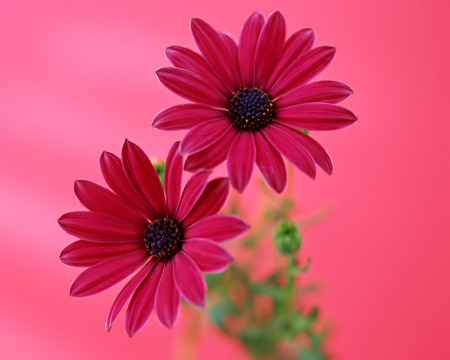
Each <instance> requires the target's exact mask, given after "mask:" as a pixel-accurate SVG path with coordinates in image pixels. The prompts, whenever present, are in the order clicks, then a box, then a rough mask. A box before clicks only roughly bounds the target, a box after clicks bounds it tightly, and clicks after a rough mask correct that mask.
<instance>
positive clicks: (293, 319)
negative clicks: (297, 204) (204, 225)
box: [206, 191, 329, 360]
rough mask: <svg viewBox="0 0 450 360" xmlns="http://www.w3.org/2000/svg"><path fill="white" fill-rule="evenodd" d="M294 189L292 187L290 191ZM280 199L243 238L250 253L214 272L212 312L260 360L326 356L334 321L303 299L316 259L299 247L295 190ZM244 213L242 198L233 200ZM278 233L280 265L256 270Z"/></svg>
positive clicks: (314, 359) (309, 289) (234, 207)
mask: <svg viewBox="0 0 450 360" xmlns="http://www.w3.org/2000/svg"><path fill="white" fill-rule="evenodd" d="M287 193H288V194H289V191H287ZM272 200H274V201H276V204H275V206H273V204H272V205H271V206H270V207H269V208H268V209H267V210H266V211H264V212H263V214H262V216H261V217H262V219H261V220H262V221H260V222H259V223H260V224H259V225H258V226H255V227H254V229H255V230H254V231H253V232H251V233H249V234H248V235H247V236H246V237H244V238H243V239H241V240H240V242H241V244H242V245H241V246H242V251H245V250H248V252H249V258H250V260H249V259H247V260H246V261H236V262H235V263H234V264H233V265H231V266H230V268H229V269H228V270H227V271H225V272H224V273H220V274H208V275H207V277H206V279H207V282H208V290H209V317H210V319H211V321H212V322H213V323H214V324H215V325H217V326H218V327H219V329H220V330H221V331H222V332H223V333H224V334H225V335H226V336H228V337H230V338H233V339H239V341H240V342H241V343H242V345H243V347H244V348H245V350H246V351H247V352H248V353H249V354H251V355H252V357H253V358H254V359H258V360H290V359H301V360H324V359H327V354H326V351H325V340H326V338H327V334H328V332H329V331H328V330H329V329H328V327H327V326H324V325H321V323H320V321H319V308H318V307H316V306H313V307H310V308H307V307H306V306H305V305H304V304H302V300H303V299H304V297H305V296H307V295H308V294H309V293H311V292H315V291H317V289H318V287H317V286H316V285H300V282H299V281H298V278H299V277H300V275H301V274H303V273H305V272H307V271H308V270H309V267H310V263H311V261H310V259H309V258H308V259H307V260H306V263H305V264H302V263H301V262H300V261H299V260H297V259H298V258H299V255H300V254H299V253H300V250H301V245H302V238H301V235H300V233H299V230H298V228H297V226H296V224H295V223H294V222H293V221H292V220H290V216H289V213H290V212H291V210H292V208H293V201H292V199H290V196H289V195H287V197H284V198H281V199H280V198H272ZM231 209H232V211H233V212H234V213H237V214H239V213H240V211H239V210H240V209H239V204H238V202H237V201H234V203H232V204H231ZM270 233H272V234H273V241H274V244H275V248H276V249H277V250H278V258H279V259H278V260H279V261H276V262H275V263H277V264H279V265H278V266H275V267H273V269H271V271H270V274H269V275H266V276H265V277H263V278H262V279H254V276H253V277H252V276H251V274H252V273H254V269H253V268H252V265H253V261H252V260H255V259H257V257H258V252H259V250H260V247H261V246H264V245H263V244H267V243H265V242H264V239H265V238H266V240H267V234H270Z"/></svg>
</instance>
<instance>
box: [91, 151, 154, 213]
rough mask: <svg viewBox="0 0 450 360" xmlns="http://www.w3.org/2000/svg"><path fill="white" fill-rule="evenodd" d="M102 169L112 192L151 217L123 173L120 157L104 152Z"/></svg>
mask: <svg viewBox="0 0 450 360" xmlns="http://www.w3.org/2000/svg"><path fill="white" fill-rule="evenodd" d="M100 167H101V169H102V174H103V177H104V179H105V181H106V183H107V184H108V186H109V187H110V188H111V190H113V191H114V192H115V193H116V194H118V195H120V196H121V197H123V198H124V199H125V200H126V201H127V202H129V203H130V204H133V206H136V207H137V208H139V209H141V210H142V211H143V212H144V213H145V214H146V215H147V216H149V215H151V213H149V211H148V209H147V206H146V205H145V203H144V202H143V201H142V200H141V198H140V197H139V196H138V195H137V194H136V192H135V191H134V189H133V188H132V187H131V184H130V183H129V182H128V179H127V176H126V175H125V172H124V171H123V166H122V161H121V160H120V158H119V157H118V156H116V155H114V154H112V153H110V152H107V151H104V152H103V154H102V156H101V157H100Z"/></svg>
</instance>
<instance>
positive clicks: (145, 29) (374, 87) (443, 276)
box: [0, 0, 450, 360]
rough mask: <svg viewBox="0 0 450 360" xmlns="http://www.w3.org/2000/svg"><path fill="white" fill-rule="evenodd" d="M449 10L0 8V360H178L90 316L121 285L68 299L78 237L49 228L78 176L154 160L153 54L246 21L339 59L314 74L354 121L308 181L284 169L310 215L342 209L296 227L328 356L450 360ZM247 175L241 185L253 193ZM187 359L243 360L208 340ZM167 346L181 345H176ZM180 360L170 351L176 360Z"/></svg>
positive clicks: (420, 6)
mask: <svg viewBox="0 0 450 360" xmlns="http://www.w3.org/2000/svg"><path fill="white" fill-rule="evenodd" d="M447 4H448V2H446V1H443V0H441V1H439V0H428V1H410V0H397V1H388V0H379V1H360V0H341V1H332V0H327V1H307V0H302V1H299V0H295V1H294V0H292V1H283V0H277V1H272V2H269V1H261V0H259V1H254V0H250V1H246V2H244V1H242V0H228V1H223V2H212V1H210V0H209V1H206V0H195V1H189V2H183V1H181V0H178V1H170V0H165V1H148V0H146V1H138V0H133V1H123V2H122V3H121V4H119V2H116V1H114V2H113V1H106V0H105V1H75V0H73V1H46V0H41V1H35V0H33V1H31V0H30V1H26V0H20V1H19V0H15V1H10V0H8V1H3V2H2V4H1V9H2V11H1V14H0V23H1V26H0V44H1V47H0V48H1V56H0V79H1V81H0V104H1V105H0V119H1V123H0V150H1V154H2V156H1V160H0V161H1V167H0V171H1V177H0V197H1V205H0V219H1V224H2V225H1V229H0V239H1V251H0V264H1V269H2V270H1V272H0V284H1V296H0V319H1V320H0V358H2V359H30V358H32V359H39V358H45V359H79V358H82V359H106V358H108V359H124V358H144V357H145V358H152V359H171V358H175V354H176V351H177V347H178V346H177V345H178V344H179V342H180V339H179V334H180V332H181V329H182V327H183V321H181V323H180V324H179V326H177V327H176V328H175V329H174V330H172V331H169V330H166V329H164V328H162V326H160V325H159V324H158V323H157V322H156V320H155V319H154V317H152V319H151V320H150V322H149V324H148V325H147V326H146V328H145V329H144V330H143V331H141V332H140V333H138V334H137V335H136V336H135V337H134V338H132V339H129V338H128V337H127V336H126V334H125V332H124V329H123V319H124V317H123V314H122V315H121V316H120V317H119V319H118V321H117V324H116V325H115V326H114V327H113V329H112V331H111V333H107V332H106V331H105V330H104V327H103V325H104V321H105V319H106V315H107V313H108V310H109V307H110V305H111V304H112V301H113V299H114V296H115V295H116V294H117V292H118V288H117V287H116V288H113V289H111V290H110V291H106V292H105V293H102V294H99V295H97V296H94V297H91V298H85V299H74V298H70V297H69V296H68V288H69V284H70V282H71V281H72V280H73V278H74V277H75V276H76V274H78V273H79V272H80V271H79V270H78V269H74V268H69V267H66V266H64V265H63V264H62V263H61V262H60V261H59V258H58V256H59V252H60V251H61V249H62V248H63V247H64V246H66V245H67V244H69V243H70V242H71V241H73V240H74V239H73V238H71V237H70V236H68V235H66V234H64V233H63V232H62V231H61V230H60V229H59V227H58V225H57V223H56V219H57V218H58V217H59V216H60V215H61V214H63V213H64V212H67V211H70V210H74V209H81V206H80V205H79V204H78V202H77V200H76V199H75V196H74V194H73V191H72V186H73V181H74V180H75V179H79V178H85V179H91V180H94V181H100V182H101V177H100V171H99V167H98V157H99V156H100V154H101V152H102V151H103V150H105V149H108V150H110V151H113V152H116V153H117V152H118V151H119V150H120V147H121V145H122V142H123V140H124V138H125V137H129V138H130V139H132V140H133V141H136V142H137V143H138V144H139V145H141V146H142V147H143V148H144V149H145V150H146V151H147V152H148V153H150V154H154V155H156V156H160V157H162V156H165V154H166V152H167V151H168V149H169V147H170V145H171V143H172V142H173V141H175V140H176V139H178V138H180V137H181V133H180V132H179V133H161V132H158V131H156V130H154V129H152V128H151V126H150V123H151V120H152V118H153V116H154V115H155V114H156V113H157V112H158V111H159V110H161V109H163V108H164V107H167V106H169V105H173V104H176V103H179V102H180V99H179V98H177V97H176V96H175V95H173V94H171V93H169V91H167V90H166V89H165V88H164V87H163V86H162V85H161V84H159V83H158V81H157V79H156V77H155V76H154V74H153V73H154V71H155V70H156V69H158V68H159V67H162V66H166V65H167V64H168V62H167V60H166V59H165V57H164V48H165V47H166V46H169V45H173V44H179V45H185V46H189V47H193V46H194V43H193V40H192V39H191V37H190V32H189V20H190V18H191V17H200V18H203V19H204V20H206V21H208V22H210V23H211V24H212V25H213V26H214V27H216V28H217V29H218V30H226V31H228V32H229V33H231V34H232V35H233V36H234V37H235V38H237V37H238V35H239V31H240V28H241V25H242V23H243V21H244V20H245V18H246V16H247V15H249V14H250V13H251V12H253V11H255V10H260V11H261V12H262V13H263V14H264V15H265V16H267V15H269V14H270V13H271V12H272V11H274V10H280V11H281V12H282V13H283V14H284V15H285V17H286V21H287V26H288V32H289V34H291V33H292V32H293V31H295V30H297V29H299V28H301V27H311V28H314V29H315V30H316V33H317V44H318V45H333V46H336V47H337V49H338V51H337V57H336V60H335V61H334V62H333V64H332V65H331V66H330V67H329V68H328V69H327V70H326V71H325V72H324V74H323V75H321V78H324V79H325V78H327V79H333V80H340V81H344V82H346V83H348V84H349V85H350V86H351V87H352V88H353V90H354V91H355V94H354V96H353V97H352V98H351V99H350V100H348V101H347V102H346V103H345V104H346V106H348V107H349V108H351V109H352V110H353V111H354V112H355V113H356V114H357V115H358V117H359V122H358V123H357V124H356V125H355V126H353V127H351V128H348V129H346V130H343V131H340V132H330V133H320V134H314V136H315V137H316V138H317V139H319V140H320V141H321V143H322V144H323V145H324V146H325V147H326V149H327V150H328V151H329V153H330V154H331V155H332V157H333V160H334V163H335V172H334V174H333V175H332V176H331V177H328V176H326V175H325V174H324V173H320V174H319V176H318V179H317V181H315V182H313V181H311V180H309V179H307V178H306V177H305V176H302V175H300V174H298V173H297V176H296V179H295V181H296V189H297V190H298V191H297V199H298V200H299V201H301V202H302V206H303V207H302V212H303V213H305V214H306V213H309V212H310V211H313V210H315V209H317V208H319V207H321V206H323V205H325V204H328V203H333V204H335V205H336V206H337V208H338V211H337V212H336V213H335V214H334V215H333V216H332V217H331V218H330V219H329V220H327V221H326V222H325V223H324V224H322V225H321V226H319V227H316V228H313V229H310V230H308V231H307V232H305V234H304V235H305V239H306V240H305V241H306V246H305V250H304V254H305V255H310V256H311V257H312V258H313V267H312V270H311V275H310V277H311V279H313V280H317V281H320V282H321V283H323V290H322V293H321V294H320V296H318V297H317V300H320V301H321V304H322V305H323V308H324V309H325V314H324V316H325V318H326V319H328V320H329V321H330V322H331V323H332V324H333V326H334V328H335V329H334V332H333V335H332V338H331V341H330V344H329V345H330V350H331V351H332V352H333V354H334V359H348V360H352V359H355V360H361V359H364V360H372V359H373V360H375V359H377V360H379V359H444V358H448V357H449V356H450V345H449V344H450V342H449V340H448V337H449V335H450V334H449V330H450V328H449V324H450V312H449V304H450V289H449V272H448V270H449V268H448V261H449V250H450V248H449V240H450V236H449V235H450V234H449V231H448V229H449V223H448V216H449V214H450V206H449V203H450V198H449V160H448V159H449V155H450V154H449V146H448V141H449V132H450V126H449V124H450V121H449V119H450V111H449V105H448V101H449V95H450V91H449V87H450V85H449V84H450V71H449V64H450V52H449V48H448V39H449V36H450V31H449V28H448V25H447V24H448V16H449V13H450V11H449V10H450V9H449V5H447ZM255 178H256V176H254V180H255ZM202 338H203V340H202V342H201V344H200V346H199V357H198V358H199V359H212V358H214V359H229V358H233V359H241V358H242V359H244V357H243V355H242V353H241V352H240V351H239V349H238V346H236V344H235V343H233V342H230V341H229V340H226V339H224V338H222V337H220V336H219V335H218V334H217V333H216V332H214V331H213V332H208V333H207V332H205V333H204V334H203V337H202ZM178 350H180V349H178ZM181 352H182V349H181Z"/></svg>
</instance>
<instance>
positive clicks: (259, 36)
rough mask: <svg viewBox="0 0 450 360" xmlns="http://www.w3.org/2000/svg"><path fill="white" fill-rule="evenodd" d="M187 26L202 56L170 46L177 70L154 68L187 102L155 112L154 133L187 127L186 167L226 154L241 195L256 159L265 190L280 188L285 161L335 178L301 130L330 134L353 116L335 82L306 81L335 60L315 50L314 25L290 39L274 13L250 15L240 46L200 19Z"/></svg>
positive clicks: (206, 165)
mask: <svg viewBox="0 0 450 360" xmlns="http://www.w3.org/2000/svg"><path fill="white" fill-rule="evenodd" d="M191 30H192V34H193V36H194V39H195V42H196V43H197V46H198V48H199V49H200V52H201V55H199V54H197V53H196V52H194V51H192V50H190V49H187V48H183V47H181V46H171V47H169V48H168V49H167V50H166V55H167V58H168V59H169V61H170V62H171V63H172V64H173V66H174V67H167V68H162V69H160V70H158V71H157V72H156V73H157V76H158V78H159V80H160V81H161V82H162V83H163V84H164V85H165V86H166V87H167V88H168V89H170V90H171V91H173V92H174V93H176V94H178V95H180V96H181V97H183V98H185V99H187V100H189V101H192V102H193V104H183V105H177V106H173V107H170V108H168V109H166V110H164V111H162V112H160V113H159V114H158V115H157V116H156V117H155V119H154V122H153V126H154V127H155V128H157V129H159V130H181V129H191V130H190V131H189V132H188V133H187V134H186V136H185V137H184V138H183V140H182V141H181V153H182V154H183V155H189V157H188V158H187V160H186V163H185V168H186V169H187V170H189V171H196V170H198V169H212V168H214V167H215V166H217V165H219V164H220V163H222V162H223V161H225V160H227V167H228V174H229V177H230V181H231V184H232V186H233V187H235V188H236V189H237V190H238V191H240V192H242V191H243V190H244V189H245V187H246V186H247V184H248V182H249V180H250V177H251V175H252V172H253V166H254V163H255V162H256V164H257V165H258V167H259V169H260V171H261V173H262V175H263V176H264V178H265V180H266V181H267V183H268V184H269V186H270V187H271V188H272V189H274V190H275V191H276V192H281V191H283V189H284V188H285V186H286V168H285V164H284V161H283V159H282V157H281V155H283V156H284V157H285V158H286V159H288V160H289V161H291V162H292V163H293V164H294V165H295V166H296V167H297V168H298V169H300V170H301V171H303V172H304V173H306V174H307V175H309V176H310V177H312V178H314V177H315V174H316V166H315V163H316V164H317V165H319V166H320V167H321V168H322V169H323V170H324V171H325V172H326V173H328V174H331V172H332V169H333V166H332V162H331V159H330V157H329V156H328V154H327V153H326V151H325V150H324V149H323V148H322V146H321V145H320V144H319V143H317V142H316V141H315V140H314V139H312V138H311V137H310V136H308V135H306V134H304V133H303V132H301V131H299V130H298V128H301V129H304V130H336V129H341V128H344V127H346V126H349V125H351V124H353V123H354V122H355V121H356V116H355V115H354V114H353V113H352V112H351V111H350V110H348V109H346V108H344V107H341V106H338V105H335V104H336V103H338V102H340V101H342V100H344V99H346V98H347V97H349V96H350V95H351V94H352V91H351V89H350V88H349V87H348V86H347V85H345V84H343V83H340V82H336V81H318V82H313V83H309V81H310V80H311V79H313V78H314V77H315V76H316V75H318V74H319V73H320V72H322V70H324V69H325V68H326V67H327V66H328V65H329V64H330V63H331V61H332V60H333V58H334V55H335V49H334V48H332V47H329V46H320V47H317V48H314V49H313V48H312V46H313V43H314V39H315V35H314V31H313V30H311V29H302V30H299V31H297V32H295V33H294V34H293V35H292V36H291V37H290V38H288V39H287V40H285V37H286V24H285V21H284V18H283V16H282V15H281V14H280V13H279V12H275V13H273V14H272V15H271V16H270V17H269V18H268V19H267V21H265V20H264V17H263V16H262V15H261V14H260V13H254V14H252V15H251V16H250V17H249V18H248V19H247V21H246V22H245V24H244V27H243V29H242V31H241V35H240V39H239V44H238V45H236V43H235V42H234V40H233V39H231V38H230V37H229V36H228V35H226V34H225V33H221V32H217V31H216V30H214V29H213V28H212V27H211V26H210V25H209V24H207V23H206V22H204V21H203V20H200V19H193V20H192V21H191Z"/></svg>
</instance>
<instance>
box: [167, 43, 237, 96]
mask: <svg viewBox="0 0 450 360" xmlns="http://www.w3.org/2000/svg"><path fill="white" fill-rule="evenodd" d="M166 56H167V58H168V59H169V61H170V62H171V63H172V64H173V66H176V67H179V68H182V69H185V70H189V71H191V72H193V73H194V74H197V75H199V76H200V77H202V78H203V79H205V80H207V81H209V82H210V83H211V84H212V85H214V87H216V88H217V89H218V90H219V91H220V92H221V93H222V94H224V95H225V96H226V95H227V94H230V91H232V90H233V89H232V88H230V87H229V86H226V85H225V84H224V83H223V82H222V81H221V79H220V78H218V77H217V75H216V73H215V72H214V71H213V70H212V69H211V67H210V66H209V65H208V63H207V62H206V61H205V59H203V57H202V56H201V55H199V54H197V53H196V52H195V51H192V50H191V49H187V48H185V47H182V46H170V47H168V48H167V49H166Z"/></svg>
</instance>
